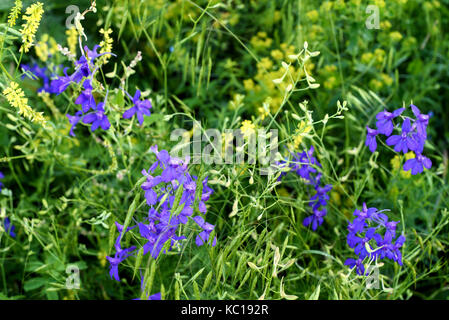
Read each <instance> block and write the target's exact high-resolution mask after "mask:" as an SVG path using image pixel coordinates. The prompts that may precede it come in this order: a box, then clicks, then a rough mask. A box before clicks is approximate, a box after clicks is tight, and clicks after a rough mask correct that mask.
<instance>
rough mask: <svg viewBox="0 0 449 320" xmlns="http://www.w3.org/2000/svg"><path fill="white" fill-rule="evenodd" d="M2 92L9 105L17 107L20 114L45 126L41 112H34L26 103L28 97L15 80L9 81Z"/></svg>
mask: <svg viewBox="0 0 449 320" xmlns="http://www.w3.org/2000/svg"><path fill="white" fill-rule="evenodd" d="M3 94H4V95H5V97H6V100H8V102H9V104H10V105H11V106H13V107H14V108H17V109H19V114H20V115H23V116H24V117H26V118H28V119H29V120H31V121H32V122H36V123H40V124H41V125H44V126H45V124H46V120H45V118H44V116H43V114H42V112H36V111H34V110H33V109H32V108H31V107H30V106H29V105H28V99H27V98H26V97H25V93H24V92H23V91H22V89H21V88H20V87H19V85H18V84H17V83H16V82H14V81H11V83H10V84H9V87H7V88H6V89H5V90H3Z"/></svg>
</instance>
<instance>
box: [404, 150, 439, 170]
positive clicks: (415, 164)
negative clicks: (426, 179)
mask: <svg viewBox="0 0 449 320" xmlns="http://www.w3.org/2000/svg"><path fill="white" fill-rule="evenodd" d="M431 167H432V161H431V160H430V159H429V158H427V157H425V156H423V155H422V154H420V153H416V157H415V158H412V159H408V160H407V161H405V163H404V166H403V168H404V171H408V170H412V175H415V174H418V173H421V172H423V171H424V168H426V169H430V168H431Z"/></svg>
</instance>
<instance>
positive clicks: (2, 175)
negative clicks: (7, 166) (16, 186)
mask: <svg viewBox="0 0 449 320" xmlns="http://www.w3.org/2000/svg"><path fill="white" fill-rule="evenodd" d="M3 179H5V175H4V174H3V172H1V171H0V180H3ZM2 188H3V183H2V182H1V181H0V192H1V191H2Z"/></svg>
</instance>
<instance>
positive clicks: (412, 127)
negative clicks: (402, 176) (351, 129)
mask: <svg viewBox="0 0 449 320" xmlns="http://www.w3.org/2000/svg"><path fill="white" fill-rule="evenodd" d="M410 108H411V110H412V112H413V114H414V115H415V117H416V119H412V118H410V117H405V116H401V117H402V118H404V120H403V122H402V127H401V133H400V134H397V135H391V134H392V133H393V130H394V127H395V126H394V124H393V119H395V118H397V117H399V116H400V115H402V113H403V112H404V111H405V108H399V109H397V110H395V111H393V112H388V111H387V110H384V111H381V112H379V113H378V114H377V115H376V119H377V122H376V127H377V129H372V128H370V127H368V126H366V131H367V133H366V141H365V145H366V146H367V147H368V148H369V150H370V151H371V152H374V151H376V149H377V141H376V138H377V136H379V135H382V134H383V135H385V136H387V137H388V138H387V140H386V141H385V142H386V144H387V145H389V146H392V147H393V149H394V151H396V152H402V153H404V154H406V153H408V152H409V151H413V152H414V154H415V158H413V159H408V160H407V161H406V162H405V163H404V166H403V169H404V171H408V170H411V173H412V175H416V174H418V173H421V172H423V171H424V168H426V169H430V168H431V167H432V162H431V161H430V159H429V158H427V157H425V156H423V155H422V152H423V150H424V144H425V142H426V140H427V126H428V124H429V118H430V116H429V115H426V114H422V113H421V111H420V110H419V109H418V107H417V106H415V105H413V104H412V105H410Z"/></svg>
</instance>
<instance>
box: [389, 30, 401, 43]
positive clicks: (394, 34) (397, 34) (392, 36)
mask: <svg viewBox="0 0 449 320" xmlns="http://www.w3.org/2000/svg"><path fill="white" fill-rule="evenodd" d="M390 39H391V41H393V42H399V41H401V40H402V34H401V33H400V32H399V31H392V32H390Z"/></svg>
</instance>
